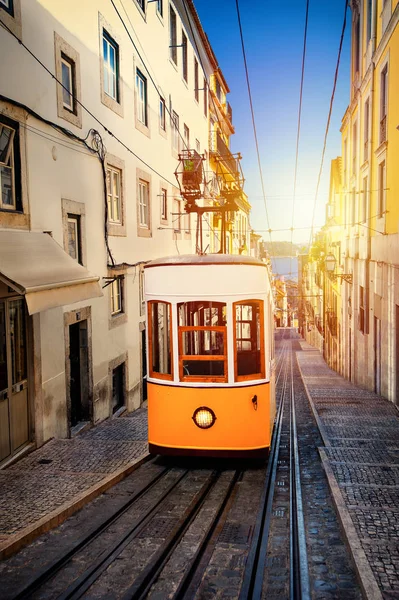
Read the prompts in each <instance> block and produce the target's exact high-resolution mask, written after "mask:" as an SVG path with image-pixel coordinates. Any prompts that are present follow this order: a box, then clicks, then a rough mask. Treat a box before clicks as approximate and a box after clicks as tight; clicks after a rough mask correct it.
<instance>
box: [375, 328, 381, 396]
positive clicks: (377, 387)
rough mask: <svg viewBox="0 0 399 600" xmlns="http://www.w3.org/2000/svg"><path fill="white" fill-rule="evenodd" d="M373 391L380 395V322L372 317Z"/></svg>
mask: <svg viewBox="0 0 399 600" xmlns="http://www.w3.org/2000/svg"><path fill="white" fill-rule="evenodd" d="M374 372H375V383H374V391H375V393H376V394H381V320H380V319H378V318H377V317H374Z"/></svg>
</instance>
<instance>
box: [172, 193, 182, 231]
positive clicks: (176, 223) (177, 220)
mask: <svg viewBox="0 0 399 600" xmlns="http://www.w3.org/2000/svg"><path fill="white" fill-rule="evenodd" d="M180 206H181V204H180V200H179V198H175V199H174V200H173V229H174V231H175V233H180V231H181V208H180Z"/></svg>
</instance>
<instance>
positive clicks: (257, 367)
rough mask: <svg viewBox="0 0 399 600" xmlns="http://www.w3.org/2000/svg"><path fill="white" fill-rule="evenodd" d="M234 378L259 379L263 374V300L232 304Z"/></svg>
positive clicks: (237, 379)
mask: <svg viewBox="0 0 399 600" xmlns="http://www.w3.org/2000/svg"><path fill="white" fill-rule="evenodd" d="M233 314H234V333H235V352H236V356H235V380H236V381H242V380H247V379H261V378H263V377H264V376H265V375H264V373H265V368H264V362H265V359H264V339H263V302H262V301H260V300H246V301H244V302H236V303H235V304H234V306H233Z"/></svg>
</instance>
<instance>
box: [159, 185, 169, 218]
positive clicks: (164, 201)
mask: <svg viewBox="0 0 399 600" xmlns="http://www.w3.org/2000/svg"><path fill="white" fill-rule="evenodd" d="M167 220H168V190H167V189H166V188H163V187H161V221H165V222H167Z"/></svg>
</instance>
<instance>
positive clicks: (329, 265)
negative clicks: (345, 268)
mask: <svg viewBox="0 0 399 600" xmlns="http://www.w3.org/2000/svg"><path fill="white" fill-rule="evenodd" d="M336 265H337V259H336V258H335V256H334V254H327V256H326V257H325V259H324V269H325V271H326V273H327V274H328V276H329V277H330V279H331V280H332V281H336V280H337V278H338V277H340V278H341V279H343V280H344V281H347V282H348V283H353V276H352V273H342V274H338V273H335V267H336Z"/></svg>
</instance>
